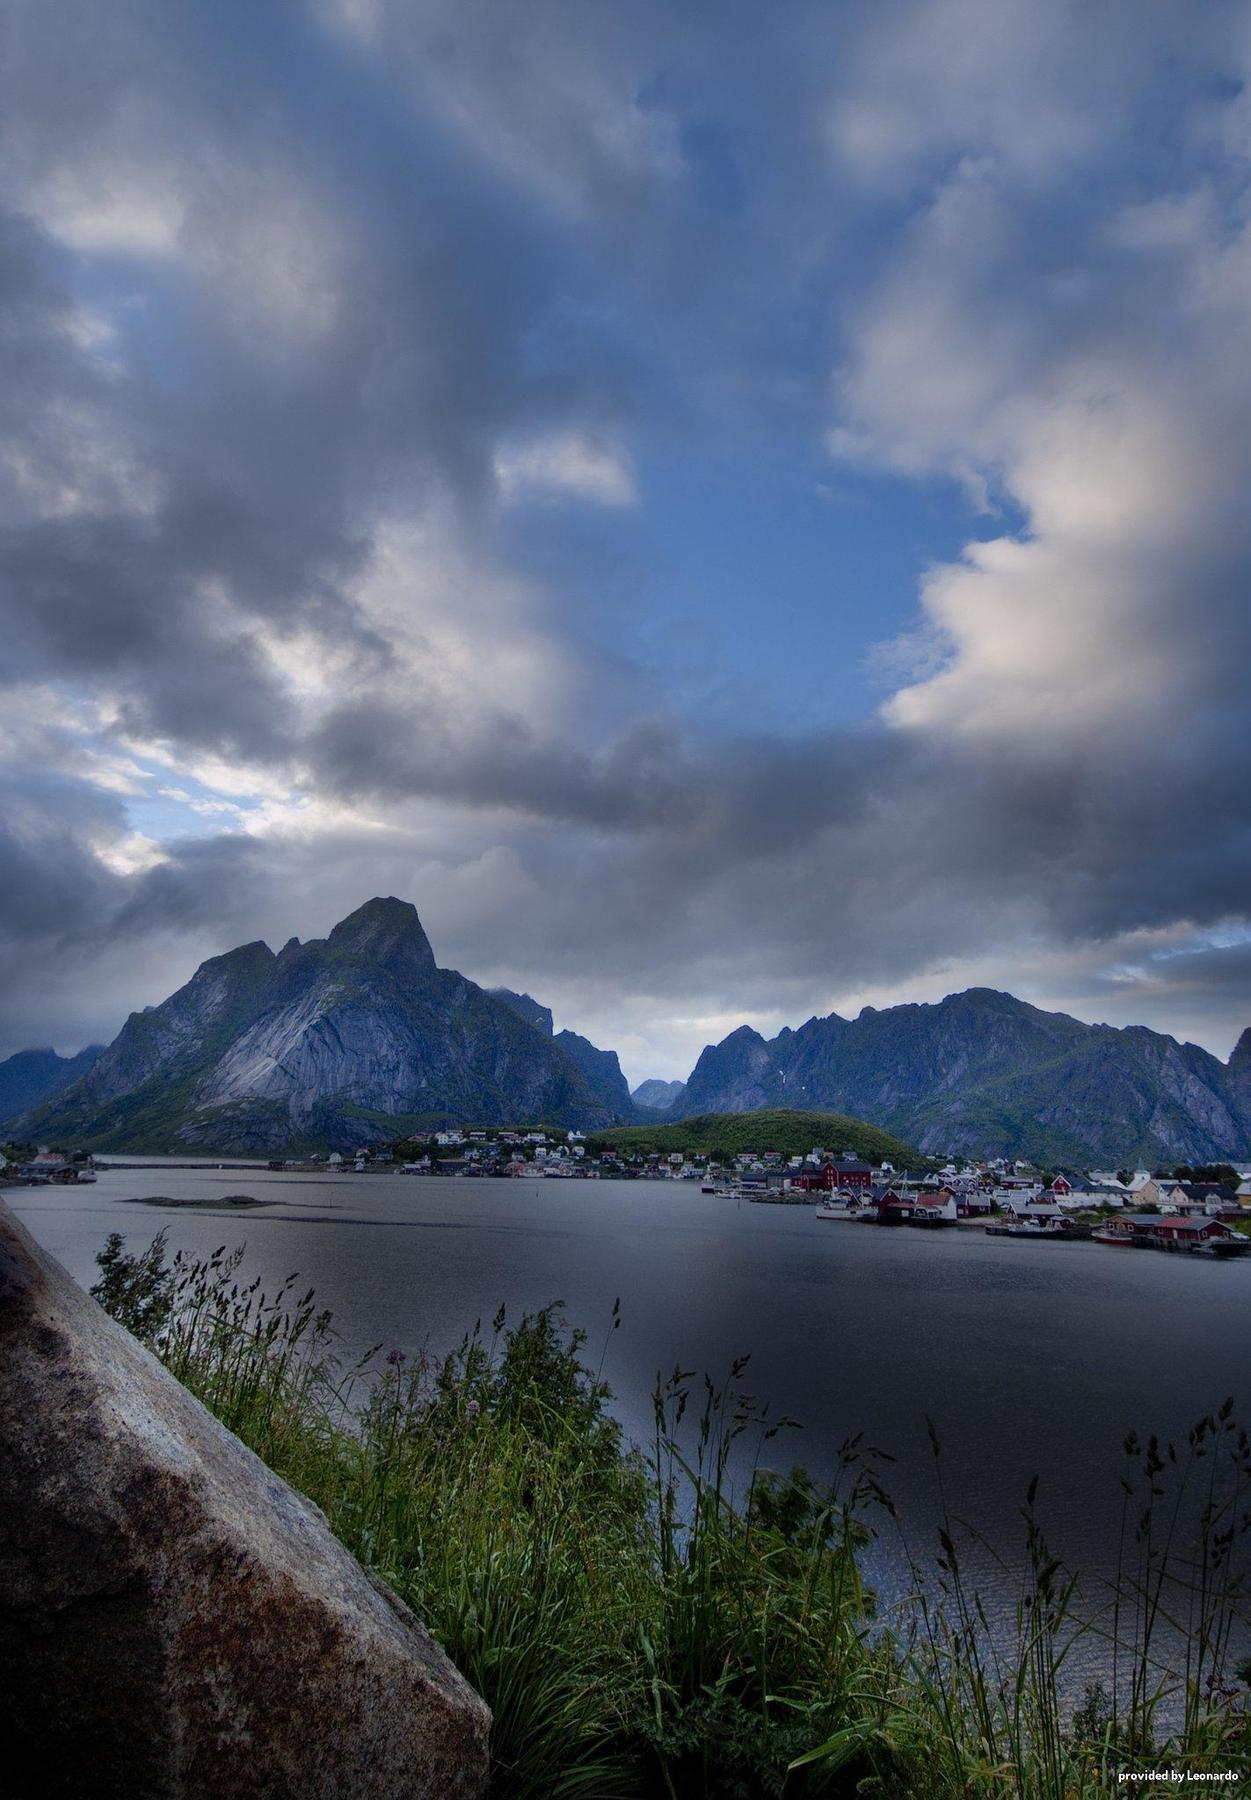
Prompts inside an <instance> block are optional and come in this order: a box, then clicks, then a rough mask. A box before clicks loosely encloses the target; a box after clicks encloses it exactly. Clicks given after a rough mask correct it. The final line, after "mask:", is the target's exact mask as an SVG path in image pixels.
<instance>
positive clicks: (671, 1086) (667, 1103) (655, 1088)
mask: <svg viewBox="0 0 1251 1800" xmlns="http://www.w3.org/2000/svg"><path fill="white" fill-rule="evenodd" d="M685 1092H686V1083H685V1082H684V1081H640V1083H639V1085H638V1086H637V1087H636V1088H635V1090H634V1092H633V1093H632V1094H631V1095H630V1098H631V1100H633V1102H634V1104H635V1105H636V1106H641V1107H642V1108H643V1110H644V1111H645V1112H667V1111H669V1110H670V1109H671V1108H673V1107H675V1106H678V1105H679V1104H680V1103H681V1100H682V1096H683V1094H685Z"/></svg>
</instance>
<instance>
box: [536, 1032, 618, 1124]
mask: <svg viewBox="0 0 1251 1800" xmlns="http://www.w3.org/2000/svg"><path fill="white" fill-rule="evenodd" d="M555 1042H556V1043H558V1044H559V1045H560V1047H561V1049H562V1050H563V1051H564V1053H565V1055H566V1056H567V1057H568V1058H569V1060H570V1061H571V1062H574V1063H576V1064H577V1066H578V1068H579V1069H581V1071H582V1078H583V1080H584V1081H585V1082H586V1085H587V1086H588V1087H589V1088H590V1090H591V1092H592V1093H593V1094H594V1095H595V1097H596V1099H598V1100H600V1101H601V1102H602V1103H603V1104H604V1105H605V1106H607V1107H611V1109H612V1110H613V1112H615V1113H616V1114H617V1116H618V1118H621V1119H632V1118H633V1117H634V1107H633V1105H632V1103H631V1101H630V1084H629V1082H628V1081H627V1080H626V1078H625V1076H624V1075H623V1074H622V1073H621V1064H620V1063H619V1062H618V1061H617V1052H616V1051H615V1050H597V1049H596V1048H595V1045H594V1044H593V1043H592V1042H591V1041H590V1039H589V1038H584V1037H579V1036H578V1034H577V1032H576V1031H558V1032H557V1033H556V1038H555Z"/></svg>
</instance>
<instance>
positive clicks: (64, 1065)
mask: <svg viewBox="0 0 1251 1800" xmlns="http://www.w3.org/2000/svg"><path fill="white" fill-rule="evenodd" d="M103 1050H104V1045H103V1044H88V1046H87V1048H86V1049H85V1050H80V1051H79V1052H78V1055H77V1056H58V1055H57V1053H56V1051H55V1050H19V1051H18V1052H17V1053H16V1055H14V1056H10V1057H8V1058H6V1060H5V1061H4V1062H0V1126H5V1125H7V1124H8V1123H9V1121H10V1120H11V1119H15V1118H17V1117H18V1116H19V1114H21V1113H25V1112H28V1111H29V1110H30V1108H31V1107H32V1106H38V1105H39V1103H40V1101H41V1100H50V1099H51V1098H52V1096H53V1095H54V1094H59V1093H60V1092H61V1090H62V1088H67V1087H68V1086H69V1085H70V1083H71V1082H72V1081H77V1080H78V1077H79V1076H80V1075H85V1074H86V1072H87V1070H88V1069H89V1068H90V1067H91V1065H92V1063H93V1062H94V1061H95V1060H96V1058H97V1057H98V1056H99V1055H100V1054H101V1053H102V1052H103Z"/></svg>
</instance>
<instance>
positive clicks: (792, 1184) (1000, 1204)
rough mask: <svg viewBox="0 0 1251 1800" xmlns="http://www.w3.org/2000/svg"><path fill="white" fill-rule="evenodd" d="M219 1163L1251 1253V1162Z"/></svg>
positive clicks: (80, 1169)
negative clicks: (530, 1183) (685, 1187)
mask: <svg viewBox="0 0 1251 1800" xmlns="http://www.w3.org/2000/svg"><path fill="white" fill-rule="evenodd" d="M128 1166H134V1165H128V1164H127V1163H126V1162H125V1161H121V1160H114V1159H112V1158H109V1159H107V1160H104V1159H97V1158H96V1157H94V1156H93V1155H91V1153H90V1152H84V1151H75V1152H72V1153H67V1152H64V1151H61V1150H58V1149H56V1148H52V1147H49V1146H40V1147H37V1148H36V1147H33V1146H30V1145H15V1144H9V1145H6V1146H5V1149H4V1151H2V1152H0V1185H10V1186H45V1185H50V1186H68V1185H77V1184H80V1183H90V1182H94V1181H95V1180H96V1179H97V1171H98V1170H103V1169H108V1168H114V1169H118V1168H125V1167H128ZM170 1166H177V1165H175V1164H171V1165H170ZM187 1166H189V1167H190V1166H197V1167H198V1166H203V1162H202V1160H200V1161H197V1162H196V1163H194V1164H191V1163H188V1164H187ZM216 1166H217V1167H219V1168H234V1169H239V1170H244V1169H251V1168H256V1167H258V1166H265V1167H266V1168H267V1169H268V1171H270V1172H272V1173H291V1174H298V1173H301V1172H303V1173H306V1174H307V1173H314V1172H323V1173H329V1174H338V1175H345V1176H346V1175H367V1174H371V1173H384V1172H389V1173H400V1174H403V1175H409V1176H421V1177H426V1178H431V1179H437V1180H447V1179H449V1178H461V1179H477V1180H482V1179H488V1178H493V1179H527V1180H534V1179H536V1178H537V1179H542V1180H565V1181H573V1180H584V1181H585V1180H590V1181H604V1180H614V1181H669V1182H674V1183H691V1184H697V1185H698V1189H699V1191H700V1193H701V1194H710V1195H715V1196H719V1197H726V1198H734V1199H738V1200H748V1201H751V1202H753V1203H756V1204H761V1205H790V1206H804V1205H807V1206H812V1207H813V1208H814V1209H815V1217H816V1218H817V1220H819V1221H821V1222H822V1223H828V1222H848V1223H859V1224H879V1225H888V1226H889V1225H912V1226H918V1227H922V1228H926V1229H931V1230H932V1229H935V1228H941V1227H944V1226H965V1227H968V1226H975V1227H980V1228H982V1229H983V1230H985V1231H986V1232H988V1233H989V1234H990V1235H992V1236H996V1237H1008V1238H1027V1239H1035V1240H1038V1239H1042V1240H1045V1241H1048V1242H1077V1241H1080V1240H1083V1239H1086V1240H1093V1241H1094V1242H1096V1243H1099V1244H1104V1245H1108V1246H1111V1247H1116V1248H1126V1247H1138V1248H1148V1249H1161V1250H1170V1251H1183V1252H1194V1253H1199V1254H1203V1255H1208V1256H1214V1257H1220V1256H1230V1255H1238V1254H1241V1253H1243V1252H1245V1251H1249V1250H1251V1170H1245V1169H1244V1170H1238V1169H1235V1168H1233V1167H1232V1166H1230V1165H1207V1166H1204V1167H1201V1168H1198V1169H1189V1168H1185V1167H1178V1168H1177V1169H1176V1170H1175V1171H1174V1172H1173V1173H1172V1174H1169V1173H1167V1172H1166V1171H1162V1170H1155V1171H1152V1170H1149V1169H1142V1168H1140V1169H1134V1170H1130V1169H1121V1170H1119V1171H1113V1170H1108V1169H1091V1170H1079V1169H1073V1168H1062V1169H1056V1170H1046V1169H1040V1168H1037V1167H1034V1166H1031V1165H1029V1164H1026V1163H1024V1162H1021V1161H1011V1160H1009V1159H1007V1158H1003V1157H998V1158H994V1159H991V1160H987V1161H968V1160H966V1159H964V1158H950V1159H948V1160H947V1161H945V1162H943V1163H941V1165H940V1164H939V1163H938V1162H937V1161H935V1162H934V1163H933V1165H932V1166H929V1167H926V1168H923V1169H896V1168H895V1167H894V1166H893V1165H892V1164H891V1163H889V1162H883V1163H877V1164H874V1163H870V1162H868V1161H866V1160H864V1159H862V1158H860V1157H857V1156H853V1155H847V1154H844V1153H840V1152H837V1151H834V1150H830V1149H826V1148H822V1147H821V1146H815V1145H814V1146H813V1148H812V1149H811V1150H810V1151H809V1152H808V1153H807V1154H806V1155H802V1156H786V1155H784V1154H783V1153H782V1152H780V1151H776V1150H756V1149H747V1150H743V1151H740V1152H738V1153H737V1154H735V1155H733V1156H722V1157H717V1156H715V1155H713V1154H711V1153H708V1152H701V1151H672V1152H669V1153H667V1154H666V1153H662V1152H653V1153H650V1154H646V1153H633V1154H631V1153H626V1152H624V1151H622V1150H620V1149H615V1148H605V1147H603V1146H602V1145H599V1144H596V1143H595V1142H594V1140H592V1141H591V1142H590V1143H588V1139H587V1134H585V1133H583V1132H580V1131H562V1130H556V1129H554V1128H547V1129H541V1128H535V1129H529V1128H524V1127H518V1128H516V1129H500V1128H489V1129H488V1128H482V1129H477V1130H475V1129H469V1128H466V1129H462V1128H460V1127H453V1126H448V1127H446V1128H445V1129H443V1130H439V1131H434V1132H431V1133H430V1134H429V1135H428V1136H426V1137H424V1138H409V1139H405V1140H403V1141H402V1142H400V1143H397V1144H394V1145H390V1146H387V1145H382V1146H379V1145H376V1144H375V1145H362V1146H360V1147H359V1148H358V1149H357V1150H355V1151H354V1152H350V1153H347V1154H345V1153H343V1152H342V1151H338V1150H332V1151H329V1152H312V1153H310V1154H309V1155H308V1156H307V1157H302V1158H277V1157H276V1158H271V1159H269V1160H268V1162H267V1163H266V1164H264V1165H261V1164H258V1163H256V1162H246V1161H234V1162H230V1163H226V1162H222V1163H218V1164H216Z"/></svg>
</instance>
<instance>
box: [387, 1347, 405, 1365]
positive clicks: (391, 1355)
mask: <svg viewBox="0 0 1251 1800" xmlns="http://www.w3.org/2000/svg"><path fill="white" fill-rule="evenodd" d="M387 1361H388V1362H389V1363H390V1364H391V1367H392V1368H393V1369H398V1368H399V1366H400V1364H401V1363H403V1362H407V1361H408V1355H407V1353H406V1352H405V1351H403V1350H389V1351H388V1352H387Z"/></svg>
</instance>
